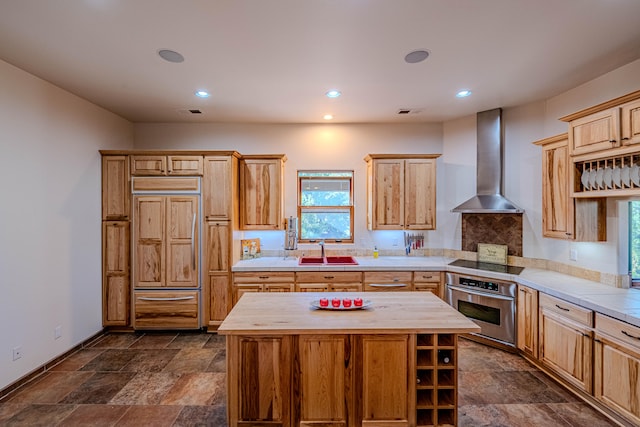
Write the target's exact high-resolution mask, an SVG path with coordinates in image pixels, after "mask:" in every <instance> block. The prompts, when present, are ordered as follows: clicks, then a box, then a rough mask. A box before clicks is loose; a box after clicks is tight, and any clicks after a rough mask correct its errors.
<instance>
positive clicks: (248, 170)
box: [240, 154, 286, 230]
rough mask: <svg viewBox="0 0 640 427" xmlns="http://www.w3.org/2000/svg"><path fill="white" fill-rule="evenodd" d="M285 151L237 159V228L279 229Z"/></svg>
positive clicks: (281, 210)
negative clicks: (238, 177)
mask: <svg viewBox="0 0 640 427" xmlns="http://www.w3.org/2000/svg"><path fill="white" fill-rule="evenodd" d="M285 161H286V157H285V156H284V154H277V155H264V156H263V155H259V156H243V157H242V159H241V160H240V228H241V229H243V230H282V229H283V227H284V222H283V216H282V215H283V211H284V207H283V202H284V197H283V194H284V183H283V179H284V162H285Z"/></svg>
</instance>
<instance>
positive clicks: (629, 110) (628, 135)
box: [620, 100, 640, 145]
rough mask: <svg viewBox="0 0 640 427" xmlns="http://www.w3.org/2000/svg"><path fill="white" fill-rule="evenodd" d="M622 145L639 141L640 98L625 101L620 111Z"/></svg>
mask: <svg viewBox="0 0 640 427" xmlns="http://www.w3.org/2000/svg"><path fill="white" fill-rule="evenodd" d="M620 119H621V132H620V133H621V141H622V144H623V145H633V144H638V143H640V100H636V101H632V102H627V103H626V104H623V105H622V108H621V111H620Z"/></svg>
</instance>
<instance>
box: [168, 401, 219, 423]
mask: <svg viewBox="0 0 640 427" xmlns="http://www.w3.org/2000/svg"><path fill="white" fill-rule="evenodd" d="M226 425H227V411H226V407H225V406H224V405H216V406H211V405H207V406H185V407H184V408H183V409H182V411H180V415H178V418H177V419H176V421H175V422H174V423H173V427H193V426H202V427H204V426H220V427H222V426H226Z"/></svg>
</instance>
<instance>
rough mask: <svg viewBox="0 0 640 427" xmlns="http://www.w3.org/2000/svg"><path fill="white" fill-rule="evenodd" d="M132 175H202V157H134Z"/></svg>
mask: <svg viewBox="0 0 640 427" xmlns="http://www.w3.org/2000/svg"><path fill="white" fill-rule="evenodd" d="M130 157H131V175H134V176H162V175H186V176H199V175H202V167H203V162H202V156H198V155H162V154H157V155H138V154H136V155H132V156H130Z"/></svg>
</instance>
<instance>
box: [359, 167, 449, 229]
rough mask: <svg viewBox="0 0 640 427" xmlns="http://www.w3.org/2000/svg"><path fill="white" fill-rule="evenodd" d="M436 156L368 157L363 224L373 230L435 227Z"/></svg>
mask: <svg viewBox="0 0 640 427" xmlns="http://www.w3.org/2000/svg"><path fill="white" fill-rule="evenodd" d="M439 156H440V155H439V154H433V155H422V156H415V157H414V156H411V157H407V156H396V155H383V154H370V155H368V156H367V157H366V158H365V160H366V161H367V197H368V200H367V225H368V227H369V229H373V230H402V229H418V230H434V229H435V228H436V159H437V158H438V157H439Z"/></svg>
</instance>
